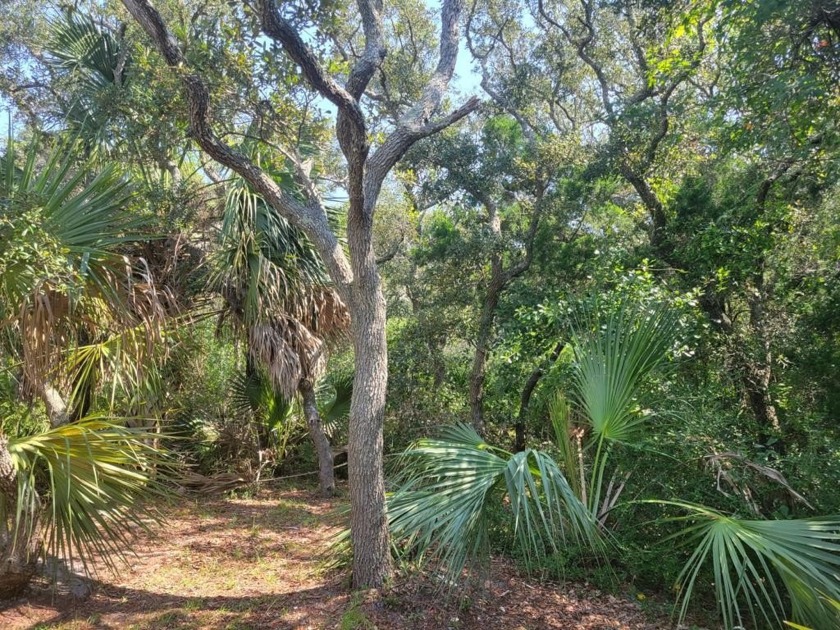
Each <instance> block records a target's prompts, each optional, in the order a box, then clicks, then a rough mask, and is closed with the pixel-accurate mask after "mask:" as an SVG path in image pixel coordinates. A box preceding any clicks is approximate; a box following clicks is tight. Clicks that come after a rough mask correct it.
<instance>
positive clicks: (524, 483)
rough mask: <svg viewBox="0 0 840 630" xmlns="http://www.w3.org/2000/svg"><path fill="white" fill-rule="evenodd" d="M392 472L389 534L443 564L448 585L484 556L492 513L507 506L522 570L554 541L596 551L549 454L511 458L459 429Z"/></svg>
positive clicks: (412, 451) (425, 444) (420, 447)
mask: <svg viewBox="0 0 840 630" xmlns="http://www.w3.org/2000/svg"><path fill="white" fill-rule="evenodd" d="M396 468H397V470H398V471H399V472H398V474H397V478H396V483H397V484H398V488H397V490H396V491H395V492H394V493H393V494H391V495H390V497H389V499H388V520H389V527H390V531H391V535H392V537H393V539H394V541H395V542H396V543H398V544H400V545H402V546H403V547H404V548H405V549H406V551H407V552H409V553H412V554H417V556H418V557H419V558H420V559H421V560H430V559H431V560H436V561H437V562H439V563H441V565H442V566H443V567H444V570H445V573H446V576H447V583H448V584H450V585H454V584H455V583H456V582H457V580H458V578H459V577H460V574H461V572H462V570H463V568H464V566H465V565H466V564H467V562H468V561H470V560H481V559H486V558H487V557H488V556H489V552H490V546H489V538H488V534H489V522H490V517H491V512H492V510H493V507H494V506H496V507H498V506H501V505H504V504H505V503H507V504H508V505H509V509H510V512H511V516H512V518H513V525H514V534H515V542H516V544H517V546H518V547H519V549H520V550H521V551H522V553H523V555H524V557H525V559H526V563H527V564H528V566H531V564H532V562H533V561H534V560H536V559H537V558H539V557H541V556H543V555H545V554H546V553H548V552H557V551H558V546H559V543H560V542H564V541H570V542H576V543H584V544H587V545H590V546H592V547H593V548H597V547H598V545H599V543H598V538H597V533H596V531H595V528H594V526H593V522H592V519H591V517H590V515H589V512H588V511H587V509H586V506H585V505H584V504H583V503H581V502H580V500H579V499H578V497H577V496H576V495H575V493H574V491H573V490H572V488H571V487H570V486H569V484H568V482H567V481H566V478H565V477H564V476H563V473H562V472H561V471H560V469H559V468H558V467H557V464H556V463H555V462H554V460H553V459H552V458H551V456H550V455H548V454H547V453H543V452H541V451H536V450H532V449H527V450H525V451H521V452H519V453H513V454H511V453H508V452H506V451H503V450H502V449H498V448H495V447H493V446H490V445H489V444H487V443H486V442H485V441H484V440H483V439H482V438H481V437H480V436H479V435H478V434H477V433H476V432H475V430H474V429H473V428H472V427H471V426H469V425H466V424H459V425H456V426H453V427H448V428H444V429H443V430H442V431H441V433H440V436H439V437H437V438H433V439H428V438H427V439H422V440H419V441H418V442H416V443H415V444H413V445H412V446H411V447H409V448H408V450H406V451H405V452H404V453H403V454H402V455H401V456H400V458H399V460H398V463H397V466H396Z"/></svg>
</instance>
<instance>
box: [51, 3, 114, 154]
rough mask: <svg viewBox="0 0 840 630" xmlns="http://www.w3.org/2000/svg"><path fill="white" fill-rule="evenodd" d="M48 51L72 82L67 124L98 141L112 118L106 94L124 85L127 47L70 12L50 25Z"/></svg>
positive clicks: (61, 71)
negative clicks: (72, 95) (72, 89)
mask: <svg viewBox="0 0 840 630" xmlns="http://www.w3.org/2000/svg"><path fill="white" fill-rule="evenodd" d="M47 50H48V53H49V55H48V60H49V61H50V62H52V65H53V66H54V67H55V68H56V70H57V71H58V73H59V74H60V75H64V76H66V77H67V78H68V79H70V80H72V81H73V85H74V92H75V94H74V98H73V100H72V101H71V103H70V104H69V106H68V108H67V111H66V112H65V114H66V117H67V122H68V123H69V125H70V126H71V128H72V130H73V132H74V133H75V134H76V135H78V136H79V137H81V138H85V139H87V140H94V141H95V142H97V143H99V142H101V141H102V140H103V139H104V134H105V132H106V129H107V123H108V122H109V121H110V119H111V118H112V115H111V112H109V111H108V103H109V101H110V100H113V99H112V98H111V97H110V95H109V91H110V90H113V89H116V88H118V87H119V86H121V85H122V84H123V83H124V80H125V77H126V73H127V68H128V67H129V65H130V57H129V54H128V49H127V47H126V46H125V44H124V43H123V41H122V39H121V37H117V36H115V34H114V33H113V32H112V31H111V30H110V29H108V28H105V27H104V26H102V25H101V24H99V23H97V22H96V21H95V20H94V19H93V18H92V17H90V16H88V15H85V14H83V13H80V12H79V11H74V10H71V11H67V12H65V13H64V14H63V15H62V16H61V17H60V18H57V19H55V20H53V21H52V23H51V24H50V29H49V39H48V40H47Z"/></svg>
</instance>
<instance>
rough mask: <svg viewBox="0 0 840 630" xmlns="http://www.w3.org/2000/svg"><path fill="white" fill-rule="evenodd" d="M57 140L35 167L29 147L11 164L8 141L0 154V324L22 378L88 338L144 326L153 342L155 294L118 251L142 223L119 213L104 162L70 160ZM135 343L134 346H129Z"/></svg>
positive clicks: (122, 199)
mask: <svg viewBox="0 0 840 630" xmlns="http://www.w3.org/2000/svg"><path fill="white" fill-rule="evenodd" d="M76 155H77V153H76V150H75V145H73V144H62V145H59V146H57V147H56V148H55V149H53V150H52V151H51V152H50V153H49V154H48V155H47V156H46V158H45V160H44V162H43V163H41V159H40V153H39V150H38V146H37V144H32V145H31V146H30V147H29V149H28V150H27V152H26V154H25V155H24V156H23V160H22V162H23V164H22V166H18V165H17V163H16V162H17V161H18V155H17V152H16V146H15V143H14V142H12V141H10V142H9V144H8V146H7V150H6V153H5V155H4V156H3V157H2V158H0V167H2V178H0V240H2V241H3V242H4V243H6V244H7V245H6V247H4V249H3V251H2V252H0V297H2V299H0V321H2V322H3V324H4V326H5V327H9V328H11V329H14V330H16V331H17V335H18V338H19V343H20V347H21V350H22V358H23V362H24V367H25V369H26V371H27V374H28V375H29V376H30V379H31V380H34V381H35V382H39V381H44V380H45V379H47V378H48V376H50V375H51V374H50V373H51V371H52V370H53V369H54V367H55V366H56V365H57V364H59V363H60V358H61V357H60V354H61V353H62V352H64V351H65V350H67V349H68V348H72V347H74V346H75V345H76V343H77V341H78V337H79V331H80V330H85V331H86V335H85V336H87V337H88V338H89V339H96V338H97V337H98V336H99V335H101V334H102V333H103V331H105V332H106V334H109V333H110V334H119V333H121V332H122V331H123V330H124V329H125V328H133V327H136V326H142V327H144V330H145V333H146V344H145V345H146V347H148V345H149V344H152V343H153V342H154V341H157V340H158V339H159V329H160V324H161V322H162V320H163V318H164V316H165V314H166V312H165V309H164V307H163V305H162V301H163V300H164V299H165V292H162V291H160V290H158V289H157V288H156V287H155V284H154V282H153V279H152V278H151V276H150V274H149V273H148V270H147V269H145V267H144V265H143V264H142V261H132V260H130V259H128V258H127V257H126V256H124V255H122V254H121V253H120V251H119V250H120V248H121V246H123V245H124V244H126V243H128V242H130V241H133V240H137V238H138V236H137V230H138V229H139V228H140V227H141V226H142V225H143V221H142V219H139V218H137V215H136V214H132V213H130V212H126V207H127V206H128V205H129V204H130V201H131V188H130V186H129V183H128V181H127V180H126V179H125V178H123V177H121V176H120V174H119V173H118V171H117V170H116V168H115V167H114V166H106V167H105V168H103V169H100V170H96V169H94V168H93V166H92V165H91V164H89V163H79V162H78V161H77V159H76ZM138 347H140V346H139V345H138Z"/></svg>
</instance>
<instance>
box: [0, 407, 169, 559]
mask: <svg viewBox="0 0 840 630" xmlns="http://www.w3.org/2000/svg"><path fill="white" fill-rule="evenodd" d="M159 439H160V435H158V434H148V433H146V432H144V431H142V430H136V429H128V428H125V427H122V426H119V425H116V424H113V423H111V422H109V421H108V420H106V419H104V418H89V419H85V420H83V421H80V422H78V423H74V424H70V425H64V426H61V427H57V428H54V429H51V430H49V431H46V432H44V433H40V434H36V435H32V436H26V437H17V438H12V439H10V440H9V442H8V452H9V454H10V455H11V460H12V463H13V466H14V469H15V471H16V474H17V500H16V504H17V505H16V510H15V513H14V514H11V513H9V512H8V508H9V507H11V506H10V505H9V503H8V502H6V501H3V502H0V521H2V522H4V523H8V522H10V520H13V526H14V527H15V528H38V529H37V531H38V532H40V533H41V535H42V536H43V539H44V542H45V544H44V548H43V552H44V553H46V554H49V555H54V556H58V557H61V558H65V559H68V560H71V561H72V559H73V558H74V557H77V558H79V559H80V560H81V561H82V562H83V564H85V566H87V563H88V562H89V561H90V560H91V559H93V558H94V557H98V558H101V559H102V560H103V561H104V562H106V563H107V564H109V565H110V566H113V565H114V562H115V560H118V559H120V558H122V554H123V553H124V551H125V550H126V549H127V548H128V545H129V542H130V538H131V535H132V528H133V527H135V526H139V527H141V528H146V527H148V526H149V524H150V523H153V522H156V521H158V520H159V517H158V514H157V512H156V510H155V508H154V507H153V505H152V504H151V503H149V502H148V499H152V498H155V497H162V496H165V495H166V487H165V482H166V479H167V474H168V473H167V471H168V470H170V467H171V466H172V464H173V462H172V460H171V459H170V458H169V456H168V454H167V453H166V451H165V450H162V449H160V448H158V447H156V446H154V445H155V444H157V443H158V441H159ZM36 517H37V518H36Z"/></svg>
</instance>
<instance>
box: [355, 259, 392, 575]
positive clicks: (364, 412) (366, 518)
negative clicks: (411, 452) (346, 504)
mask: <svg viewBox="0 0 840 630" xmlns="http://www.w3.org/2000/svg"><path fill="white" fill-rule="evenodd" d="M371 254H372V250H371ZM368 271H369V272H371V275H370V277H369V278H368V281H369V282H371V283H372V284H370V285H368V286H365V285H362V284H360V285H359V289H361V288H362V287H364V290H357V291H356V295H355V298H356V301H355V304H354V306H355V308H354V310H353V321H352V336H353V350H354V352H355V357H356V360H355V366H356V374H355V378H354V380H353V397H352V399H351V402H350V424H349V432H348V453H347V469H348V478H349V485H350V540H351V544H352V548H353V578H352V579H353V587H354V588H364V587H379V586H382V585H383V584H384V583H385V582H386V581H387V579H388V578H389V577H390V575H391V550H390V541H389V536H388V517H387V513H386V511H385V475H384V471H383V458H384V454H383V448H384V445H383V432H382V431H383V423H384V419H385V393H386V388H387V383H388V349H387V343H386V338H385V298H384V296H383V295H382V289H381V286H380V284H379V275H378V273H377V272H376V267H375V266H373V267H372V268H371V269H369V270H368Z"/></svg>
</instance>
